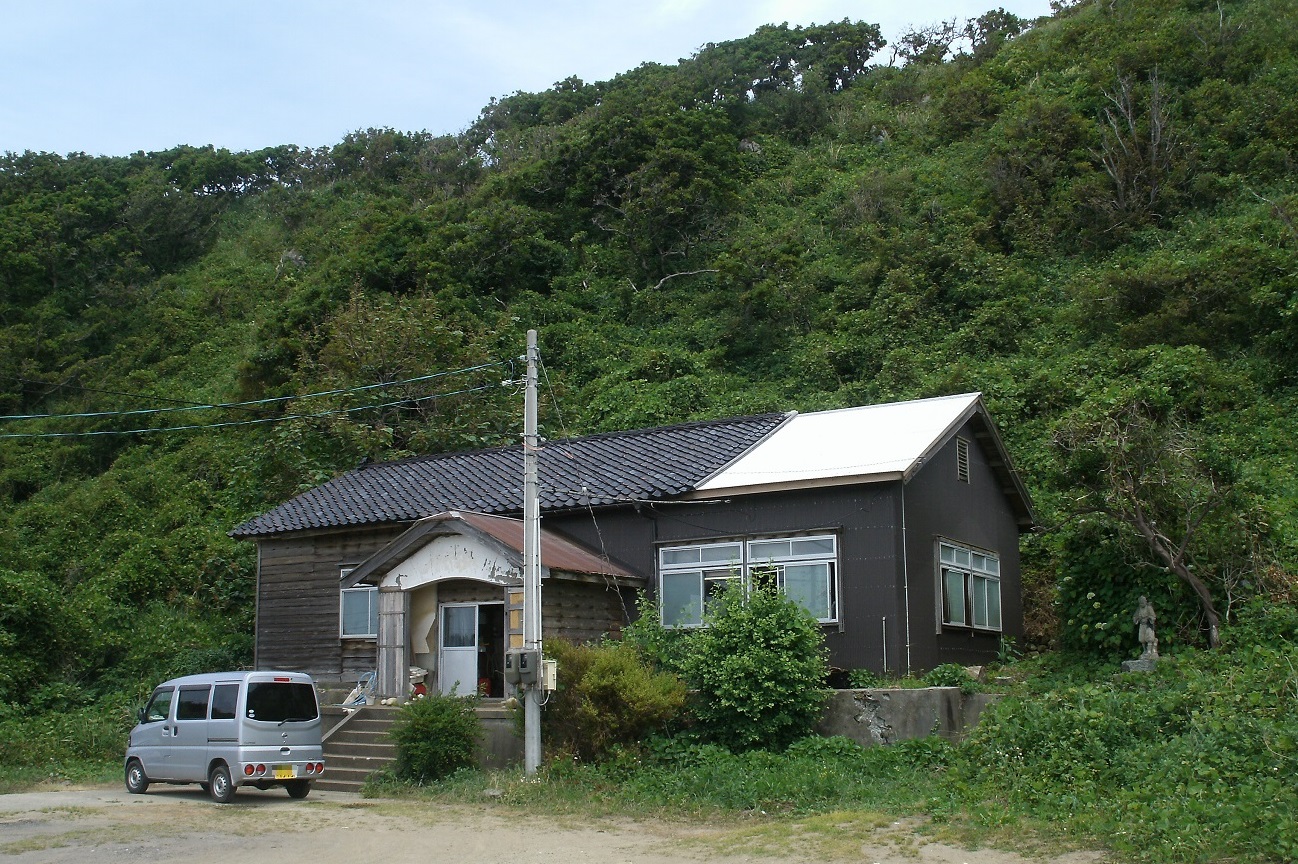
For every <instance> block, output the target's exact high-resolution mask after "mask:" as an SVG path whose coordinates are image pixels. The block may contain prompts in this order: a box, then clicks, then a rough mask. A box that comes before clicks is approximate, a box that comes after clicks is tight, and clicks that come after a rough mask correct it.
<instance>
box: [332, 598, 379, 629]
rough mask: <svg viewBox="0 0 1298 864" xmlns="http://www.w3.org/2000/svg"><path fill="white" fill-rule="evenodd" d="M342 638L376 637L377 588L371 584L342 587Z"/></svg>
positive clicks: (377, 618)
mask: <svg viewBox="0 0 1298 864" xmlns="http://www.w3.org/2000/svg"><path fill="white" fill-rule="evenodd" d="M341 620H342V627H341V630H340V635H341V636H342V637H343V638H344V639H377V638H378V635H379V589H378V588H375V587H373V586H365V587H363V588H344V589H343V591H342V615H341Z"/></svg>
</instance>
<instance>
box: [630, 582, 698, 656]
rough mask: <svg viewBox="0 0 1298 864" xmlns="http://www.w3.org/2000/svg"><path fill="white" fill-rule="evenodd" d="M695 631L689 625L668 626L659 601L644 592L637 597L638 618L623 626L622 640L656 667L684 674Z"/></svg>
mask: <svg viewBox="0 0 1298 864" xmlns="http://www.w3.org/2000/svg"><path fill="white" fill-rule="evenodd" d="M693 635H694V631H693V630H690V629H687V628H683V627H675V628H668V627H664V626H663V625H662V619H660V618H659V617H658V604H657V602H656V601H655V600H654V598H653V597H650V596H649V595H648V594H645V593H643V592H641V594H640V596H639V598H638V599H637V600H636V620H635V621H633V622H631V623H630V624H629V625H627V626H626V627H625V628H623V630H622V641H623V642H624V643H625V644H627V645H630V646H631V647H632V648H634V649H635V651H636V653H638V654H639V655H640V657H641V659H643V660H644V661H645V662H646V663H648V664H649V665H650V666H652V667H653V668H655V669H657V670H659V671H661V672H671V673H673V674H676V675H680V676H683V675H684V674H685V664H686V660H687V659H688V657H689V650H690V637H692V636H693Z"/></svg>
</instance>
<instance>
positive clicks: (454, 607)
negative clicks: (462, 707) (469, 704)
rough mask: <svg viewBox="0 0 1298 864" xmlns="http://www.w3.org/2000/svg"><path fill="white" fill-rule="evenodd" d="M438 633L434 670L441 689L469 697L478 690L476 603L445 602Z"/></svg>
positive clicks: (444, 691)
mask: <svg viewBox="0 0 1298 864" xmlns="http://www.w3.org/2000/svg"><path fill="white" fill-rule="evenodd" d="M441 632H442V640H441V641H442V644H441V651H440V653H441V658H440V660H439V661H438V662H439V664H440V667H439V668H438V671H437V678H438V682H439V684H440V689H441V692H442V693H443V694H449V693H450V692H451V691H452V690H454V691H455V693H456V695H458V696H472V695H473V694H474V693H476V692H477V691H478V604H477V603H447V604H444V605H443V606H442V627H441Z"/></svg>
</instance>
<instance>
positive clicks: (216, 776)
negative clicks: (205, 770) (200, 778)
mask: <svg viewBox="0 0 1298 864" xmlns="http://www.w3.org/2000/svg"><path fill="white" fill-rule="evenodd" d="M207 784H208V786H209V787H210V788H209V789H208V790H207V791H208V794H209V795H211V796H212V800H213V801H215V802H216V803H217V804H229V803H230V801H231V800H233V798H234V783H233V782H231V780H230V769H229V768H227V767H226V766H225V763H224V762H218V763H217V764H216V766H215V767H213V768H212V773H211V774H208V775H207Z"/></svg>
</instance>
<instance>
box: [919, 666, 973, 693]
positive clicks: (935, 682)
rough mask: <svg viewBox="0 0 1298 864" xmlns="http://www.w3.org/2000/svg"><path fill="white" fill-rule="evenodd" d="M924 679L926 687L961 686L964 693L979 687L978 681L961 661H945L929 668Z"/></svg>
mask: <svg viewBox="0 0 1298 864" xmlns="http://www.w3.org/2000/svg"><path fill="white" fill-rule="evenodd" d="M923 681H924V686H925V687H959V688H960V692H962V693H972V692H974V691H975V690H977V689H978V682H977V681H975V680H974V679H973V676H972V675H970V674H969V673H968V672H967V671H966V670H965V668H964V667H963V666H961V665H960V664H959V663H943V664H942V665H941V666H937V667H935V668H933V669H931V670H929V671H928V673H927V674H925V675H924V678H923Z"/></svg>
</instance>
